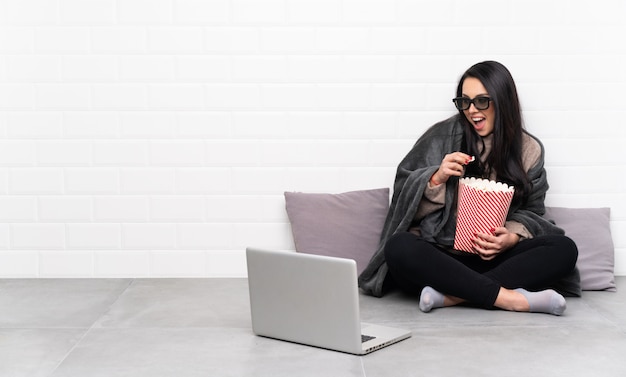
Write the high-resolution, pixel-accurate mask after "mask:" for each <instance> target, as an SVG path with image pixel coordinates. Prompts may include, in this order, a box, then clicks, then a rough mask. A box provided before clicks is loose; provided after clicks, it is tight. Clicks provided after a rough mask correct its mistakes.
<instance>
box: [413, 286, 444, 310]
mask: <svg viewBox="0 0 626 377" xmlns="http://www.w3.org/2000/svg"><path fill="white" fill-rule="evenodd" d="M444 299H445V296H444V295H443V294H441V293H439V292H437V291H436V290H434V289H433V288H431V287H425V288H424V289H422V294H421V295H420V304H419V307H420V310H421V311H423V312H424V313H428V312H429V311H431V310H433V309H436V308H441V307H443V304H444Z"/></svg>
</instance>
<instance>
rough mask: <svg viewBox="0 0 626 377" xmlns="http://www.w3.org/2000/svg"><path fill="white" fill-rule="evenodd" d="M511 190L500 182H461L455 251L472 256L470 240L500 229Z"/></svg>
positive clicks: (484, 180) (512, 189) (510, 196)
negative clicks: (477, 235)
mask: <svg viewBox="0 0 626 377" xmlns="http://www.w3.org/2000/svg"><path fill="white" fill-rule="evenodd" d="M514 190H515V189H514V188H513V187H510V186H508V185H506V184H505V183H502V182H496V181H490V180H487V179H480V178H473V177H472V178H462V179H460V180H459V201H458V211H457V219H456V234H455V236H454V248H455V249H456V250H462V251H467V252H469V253H475V251H474V248H473V246H474V243H473V242H472V239H474V238H475V237H476V233H485V234H492V233H493V232H492V229H493V228H497V227H501V226H503V225H504V223H505V221H506V215H507V214H508V212H509V207H510V206H511V200H512V199H513V193H514Z"/></svg>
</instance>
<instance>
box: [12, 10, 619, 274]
mask: <svg viewBox="0 0 626 377" xmlns="http://www.w3.org/2000/svg"><path fill="white" fill-rule="evenodd" d="M624 16H626V3H624V2H623V1H621V0H598V1H595V2H589V1H582V0H555V1H550V2H545V1H529V0H524V1H521V0H491V1H489V0H477V1H473V2H467V1H460V0H441V1H430V0H429V1H426V0H395V1H393V0H354V1H353V0H0V277H85V276H86V277H107V276H111V277H120V276H142V277H149V276H241V275H244V274H245V261H244V257H243V250H244V248H245V247H246V246H248V245H257V246H263V247H272V248H281V249H290V248H293V242H292V239H291V234H290V228H289V224H288V221H287V217H286V214H285V210H284V201H283V197H282V194H283V192H284V191H291V190H297V191H326V192H342V191H348V190H356V189H366V188H375V187H390V186H391V184H392V182H393V176H394V171H395V167H396V165H397V163H398V162H399V161H400V159H401V158H402V157H403V156H404V154H405V153H406V151H407V150H408V149H409V148H410V146H411V145H412V144H413V142H414V141H415V139H416V138H417V137H418V136H419V135H420V134H421V133H422V132H423V131H424V130H425V129H426V128H427V127H428V126H430V125H431V124H432V123H434V122H436V121H438V120H441V119H443V118H445V117H447V116H449V115H451V114H453V113H454V110H453V107H452V103H451V101H450V99H451V98H452V97H453V96H454V89H455V85H456V80H457V78H458V77H459V75H460V74H461V73H462V72H463V71H464V70H465V69H466V68H467V67H469V66H470V65H471V64H474V63H476V62H478V61H481V60H486V59H495V60H499V61H501V62H502V63H504V64H505V65H507V66H508V67H509V69H510V70H511V71H512V73H513V75H514V77H515V78H516V81H517V83H518V86H519V91H520V95H521V98H522V105H523V108H524V112H525V116H526V121H527V127H528V129H529V130H530V131H531V132H533V133H534V134H536V135H537V136H539V137H540V138H541V139H542V140H543V142H544V144H545V146H546V148H547V169H548V172H549V177H550V182H551V190H550V192H549V195H548V198H547V200H548V204H549V205H558V206H570V207H585V206H594V207H597V206H608V207H611V210H612V217H611V227H612V231H613V238H614V242H615V246H616V272H617V273H618V274H621V275H624V274H626V238H625V237H624V236H623V234H626V205H625V204H624V203H626V200H625V199H626V189H625V188H624V185H623V184H622V183H623V178H622V177H624V176H625V175H626V163H624V162H623V158H622V154H621V151H622V148H623V145H624V144H626V131H625V130H626V128H625V126H624V125H623V124H622V123H623V120H624V119H625V118H626V117H625V115H626V104H625V103H626V102H625V101H624V98H623V93H622V92H623V87H624V84H625V79H626V44H624V43H623V40H622V36H623V35H625V34H626V26H625V25H624V23H623V19H624Z"/></svg>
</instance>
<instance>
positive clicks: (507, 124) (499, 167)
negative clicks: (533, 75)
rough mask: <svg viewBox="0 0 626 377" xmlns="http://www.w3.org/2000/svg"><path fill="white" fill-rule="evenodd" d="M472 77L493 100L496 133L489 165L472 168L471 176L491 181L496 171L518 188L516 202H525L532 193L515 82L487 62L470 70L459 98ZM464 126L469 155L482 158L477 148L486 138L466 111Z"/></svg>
mask: <svg viewBox="0 0 626 377" xmlns="http://www.w3.org/2000/svg"><path fill="white" fill-rule="evenodd" d="M468 77H473V78H475V79H478V80H479V81H480V82H481V83H482V84H483V86H484V87H485V89H487V93H488V94H489V96H490V97H491V99H492V100H493V101H492V102H491V106H494V108H495V120H494V129H493V146H492V148H491V152H490V154H489V155H488V156H487V157H486V161H485V165H483V164H482V162H480V160H481V159H478V158H477V160H478V163H473V164H470V165H468V170H467V174H468V175H470V176H478V177H483V178H488V177H489V175H490V174H491V172H492V171H495V172H496V173H497V175H496V176H497V179H498V180H499V181H502V182H506V183H508V184H510V185H513V186H515V197H516V199H521V198H525V197H526V196H527V194H528V193H529V192H530V189H531V187H530V181H529V179H528V175H527V174H526V171H525V170H524V166H523V162H522V137H523V132H524V125H523V120H522V112H521V106H520V103H519V98H518V96H517V89H516V87H515V81H513V76H511V73H510V72H509V70H508V69H507V68H506V67H505V66H504V65H502V64H500V63H498V62H495V61H484V62H481V63H477V64H475V65H473V66H472V67H470V68H469V69H468V70H467V71H465V73H464V74H463V76H461V78H460V79H459V85H458V86H457V90H456V96H457V97H461V96H462V94H463V82H464V81H465V79H467V78H468ZM459 113H460V115H461V116H460V119H461V122H463V124H464V125H465V126H466V127H464V132H465V148H466V152H467V153H468V154H470V155H473V156H478V148H477V145H478V144H479V143H481V142H482V138H481V137H480V135H478V133H476V130H474V127H472V125H471V124H470V123H469V121H468V120H467V118H466V117H465V115H464V114H463V111H462V110H460V111H459Z"/></svg>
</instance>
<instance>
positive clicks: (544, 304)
mask: <svg viewBox="0 0 626 377" xmlns="http://www.w3.org/2000/svg"><path fill="white" fill-rule="evenodd" d="M515 291H516V292H519V293H521V294H523V295H524V297H526V300H527V301H528V305H529V306H530V311H531V312H533V313H547V314H554V315H561V314H563V312H564V311H565V308H566V307H567V304H566V302H565V298H564V297H563V296H561V295H560V294H558V293H557V292H556V291H554V290H552V289H546V290H544V291H539V292H529V291H527V290H525V289H523V288H518V289H516V290H515Z"/></svg>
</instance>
